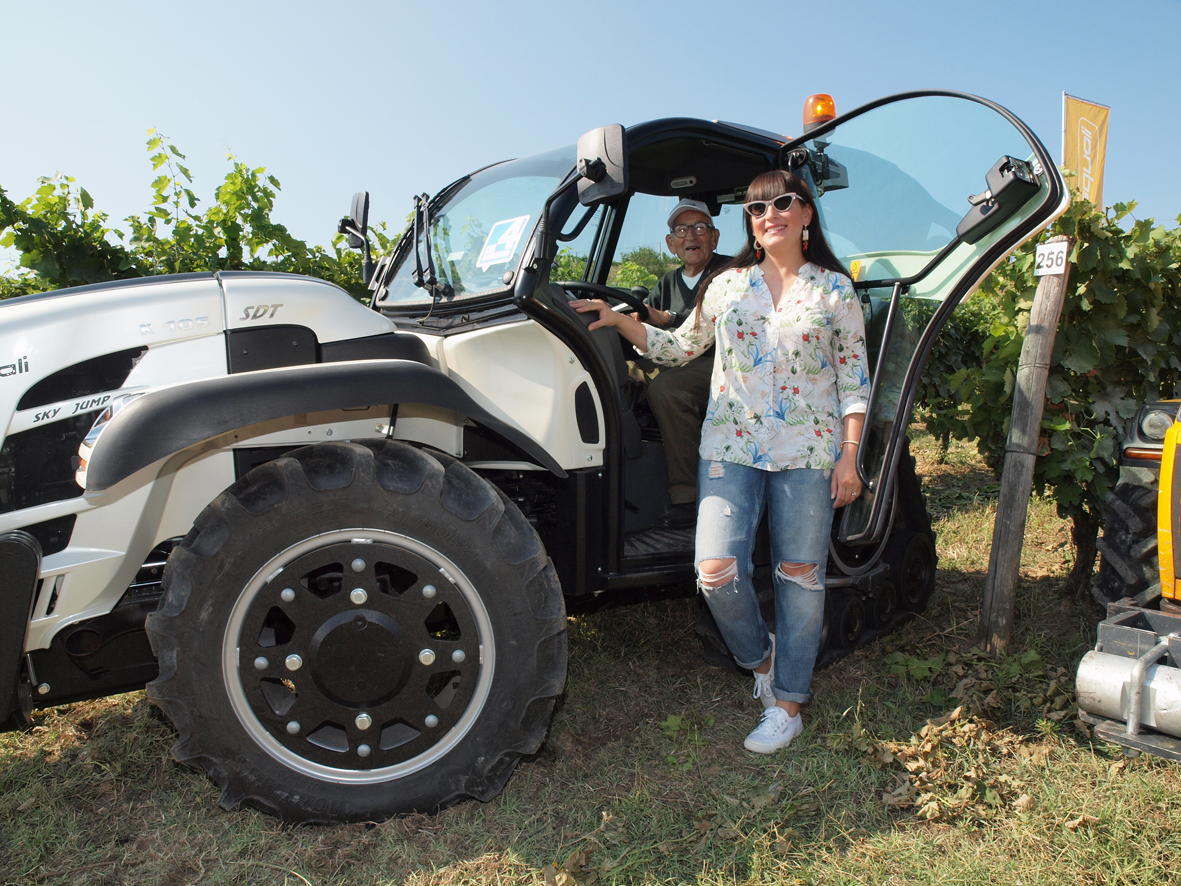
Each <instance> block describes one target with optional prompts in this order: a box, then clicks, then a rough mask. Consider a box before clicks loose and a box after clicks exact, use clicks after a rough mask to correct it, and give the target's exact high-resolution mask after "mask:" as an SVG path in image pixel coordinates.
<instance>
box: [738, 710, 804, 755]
mask: <svg viewBox="0 0 1181 886" xmlns="http://www.w3.org/2000/svg"><path fill="white" fill-rule="evenodd" d="M803 731H804V721H803V719H802V718H801V717H800V715H799V714H796V715H795V716H794V717H792V716H789V715H788V713H787V711H785V710H784V709H783V708H781V707H779V706H778V705H775V706H774V707H770V708H767V709H766V710H765V711H763V719H762V720H761V721H760V722H759V725H758V726H757V727H756V728H755V731H754V732H752V733H751V734H750V735H748V736H747V737H746V741H744V742H743V743H742V745H743V747H745V748H746V749H747V750H748V751H754V752H755V753H756V754H770V753H772V752H774V751H777V750H779V749H780V748H785V747H787V746H788V745H789V744H791V740H792V739H793V738H795V737H796V736H797V735H799V734H800V733H801V732H803Z"/></svg>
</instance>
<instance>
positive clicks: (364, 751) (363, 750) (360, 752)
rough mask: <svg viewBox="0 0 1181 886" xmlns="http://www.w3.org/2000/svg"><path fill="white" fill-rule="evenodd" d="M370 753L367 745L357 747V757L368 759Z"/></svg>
mask: <svg viewBox="0 0 1181 886" xmlns="http://www.w3.org/2000/svg"><path fill="white" fill-rule="evenodd" d="M371 753H373V751H372V750H371V749H370V747H369V745H367V744H359V745H357V756H358V757H368V756H369V755H370V754H371Z"/></svg>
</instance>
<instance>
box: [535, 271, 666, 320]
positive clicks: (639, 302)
mask: <svg viewBox="0 0 1181 886" xmlns="http://www.w3.org/2000/svg"><path fill="white" fill-rule="evenodd" d="M554 285H556V286H561V287H562V288H563V289H568V290H569V291H571V292H585V293H587V294H588V295H589V296H591V297H593V298H602V299H613V300H614V301H621V302H623V303H624V304H625V305H627V306H628V307H629V308H632V309H634V310H635V312H636V313H637V314H639V315H640V319H641V320H644V321H647V319H648V306H647V305H646V304H644V300H643V299H642V298H640V297H639V296H638V295H636V294H635V293H634V292H628V291H627V290H626V289H617V288H615V287H614V286H602V285H600V284H598V283H584V282H582V281H581V280H558V281H556V282H555V284H554Z"/></svg>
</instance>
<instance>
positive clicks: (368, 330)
mask: <svg viewBox="0 0 1181 886" xmlns="http://www.w3.org/2000/svg"><path fill="white" fill-rule="evenodd" d="M219 279H220V280H221V283H222V286H223V287H224V289H225V293H226V327H227V328H228V329H250V328H254V327H257V326H274V325H293V326H306V327H308V328H309V329H312V330H314V331H315V333H316V338H317V339H318V340H319V341H320V343H321V344H323V343H324V342H332V341H338V340H340V339H346V338H362V337H366V336H371V335H381V334H383V333H386V332H394V331H396V327H395V326H394V324H393V322H392V321H391V320H389V319H388V318H387V317H385V316H384V315H382V314H379V313H377V312H376V311H371V310H369V309H368V308H367V307H365V306H364V305H362V304H361V303H360V302H358V301H357V300H356V299H354V298H353V297H352V296H351V295H349V294H348V293H347V292H345V291H344V290H343V289H341V288H340V287H339V286H334V285H332V284H331V283H325V282H324V281H323V280H315V279H313V278H311V277H299V276H295V275H290V276H287V275H281V274H259V275H257V276H256V275H254V274H221V275H219Z"/></svg>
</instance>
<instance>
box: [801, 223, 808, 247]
mask: <svg viewBox="0 0 1181 886" xmlns="http://www.w3.org/2000/svg"><path fill="white" fill-rule="evenodd" d="M800 239H801V240H803V241H804V252H807V251H808V229H807V228H804V233H803V235H802V236H801V237H800Z"/></svg>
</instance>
